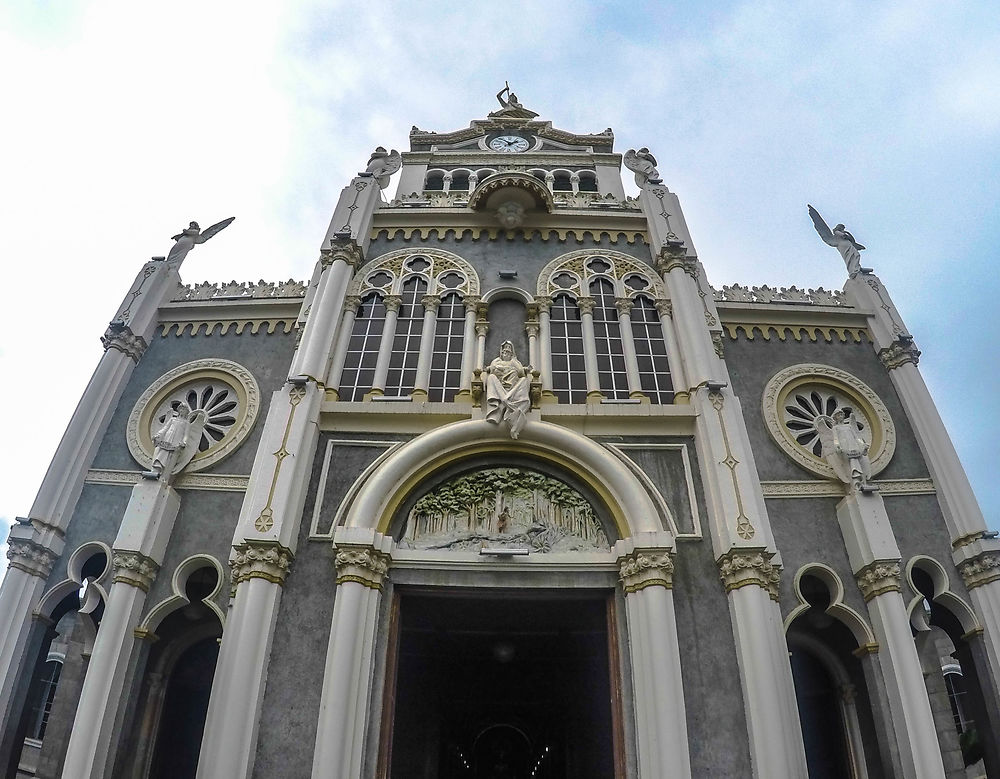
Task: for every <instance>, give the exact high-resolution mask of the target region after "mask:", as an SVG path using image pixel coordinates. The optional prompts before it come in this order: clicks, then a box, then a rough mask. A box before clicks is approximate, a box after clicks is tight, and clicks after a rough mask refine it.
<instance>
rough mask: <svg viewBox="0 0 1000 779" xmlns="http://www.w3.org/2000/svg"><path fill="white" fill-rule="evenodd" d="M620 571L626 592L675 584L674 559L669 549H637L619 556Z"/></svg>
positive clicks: (668, 587)
mask: <svg viewBox="0 0 1000 779" xmlns="http://www.w3.org/2000/svg"><path fill="white" fill-rule="evenodd" d="M618 573H619V578H620V579H621V583H622V587H623V589H624V590H625V592H626V593H632V592H638V591H639V590H643V589H645V588H646V587H666V588H667V589H671V588H672V587H673V586H674V561H673V557H672V555H671V553H670V551H669V550H667V549H637V550H635V551H634V552H632V553H631V554H630V555H627V556H626V557H621V558H619V560H618Z"/></svg>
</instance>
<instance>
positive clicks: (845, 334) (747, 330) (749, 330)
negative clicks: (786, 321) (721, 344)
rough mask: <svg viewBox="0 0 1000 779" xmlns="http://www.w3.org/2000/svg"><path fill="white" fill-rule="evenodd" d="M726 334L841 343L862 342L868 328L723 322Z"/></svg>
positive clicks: (734, 338) (731, 336) (733, 338)
mask: <svg viewBox="0 0 1000 779" xmlns="http://www.w3.org/2000/svg"><path fill="white" fill-rule="evenodd" d="M722 326H723V327H724V328H725V329H726V334H727V335H728V336H729V337H730V339H732V340H733V341H735V340H737V339H738V338H739V331H740V330H742V331H743V335H744V337H745V338H746V339H747V340H748V341H752V340H754V338H756V337H757V336H758V335H759V336H760V337H761V338H763V339H764V340H765V341H770V340H771V336H777V337H778V340H779V341H787V340H788V338H789V336H790V337H791V338H793V339H794V340H796V341H802V340H806V339H808V340H810V341H813V342H816V341H819V340H820V339H822V340H823V341H826V342H827V343H832V342H833V341H834V340H837V341H840V342H841V343H864V342H865V341H867V340H868V330H867V329H866V328H864V327H830V326H826V325H762V324H758V323H756V322H754V323H749V322H748V323H743V322H723V324H722Z"/></svg>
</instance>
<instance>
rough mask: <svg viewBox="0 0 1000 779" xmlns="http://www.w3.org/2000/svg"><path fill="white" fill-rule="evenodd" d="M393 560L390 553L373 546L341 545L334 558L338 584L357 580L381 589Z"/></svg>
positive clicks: (372, 587)
mask: <svg viewBox="0 0 1000 779" xmlns="http://www.w3.org/2000/svg"><path fill="white" fill-rule="evenodd" d="M391 561H392V560H391V558H390V557H389V555H387V554H385V553H383V552H379V551H378V550H377V549H375V547H373V546H347V545H340V546H338V547H337V554H336V556H335V558H334V565H335V566H336V568H337V584H338V585H340V584H343V583H345V582H356V583H357V584H360V585H362V586H364V587H369V588H371V589H373V590H380V591H381V589H382V583H383V582H384V581H385V579H386V576H388V573H389V563H390V562H391Z"/></svg>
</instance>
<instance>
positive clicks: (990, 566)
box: [958, 552, 1000, 590]
mask: <svg viewBox="0 0 1000 779" xmlns="http://www.w3.org/2000/svg"><path fill="white" fill-rule="evenodd" d="M958 572H959V573H960V574H961V575H962V581H964V582H965V588H966V589H968V590H973V589H975V588H976V587H982V586H983V585H984V584H989V583H990V582H995V581H1000V552H980V553H979V554H977V555H976V556H975V557H970V558H969V559H968V560H963V561H962V562H960V563H959V564H958Z"/></svg>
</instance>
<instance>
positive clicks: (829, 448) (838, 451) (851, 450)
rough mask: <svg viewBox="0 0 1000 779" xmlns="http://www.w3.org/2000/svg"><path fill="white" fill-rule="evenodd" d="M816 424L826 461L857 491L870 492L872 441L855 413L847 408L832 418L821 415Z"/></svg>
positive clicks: (838, 475)
mask: <svg viewBox="0 0 1000 779" xmlns="http://www.w3.org/2000/svg"><path fill="white" fill-rule="evenodd" d="M815 425H816V431H817V432H818V433H819V439H820V444H821V445H822V447H823V448H822V454H823V459H824V460H826V462H827V463H828V464H829V466H830V467H831V468H833V471H834V473H836V474H837V478H838V479H840V480H841V481H842V482H844V484H850V485H853V486H854V487H855V488H856V489H860V490H862V491H869V490H870V489H871V488H870V486H869V480H870V479H871V477H872V463H871V460H869V459H868V449H869V447H870V446H871V441H869V440H868V435H867V434H866V433H865V430H864V429H863V428H862V427H861V425H860V424H859V422H858V420H857V418H856V417H855V416H854V413H853V411H852V410H851V409H850V408H848V407H844V408H841V409H837V410H836V411H834V412H833V416H832V417H831V416H827V415H826V414H822V415H820V416H818V417H816V421H815Z"/></svg>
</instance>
